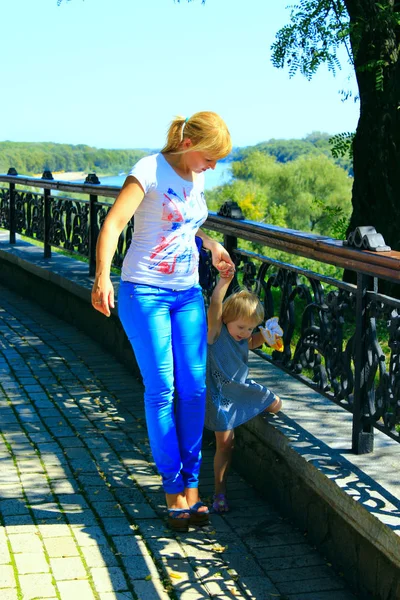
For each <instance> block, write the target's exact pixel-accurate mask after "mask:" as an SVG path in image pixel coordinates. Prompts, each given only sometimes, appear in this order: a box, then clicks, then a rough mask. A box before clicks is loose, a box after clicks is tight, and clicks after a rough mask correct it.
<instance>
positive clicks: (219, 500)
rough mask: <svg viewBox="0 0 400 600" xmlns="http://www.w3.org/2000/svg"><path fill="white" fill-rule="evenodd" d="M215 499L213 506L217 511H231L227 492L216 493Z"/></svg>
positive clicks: (220, 512)
mask: <svg viewBox="0 0 400 600" xmlns="http://www.w3.org/2000/svg"><path fill="white" fill-rule="evenodd" d="M213 500H214V502H213V505H212V508H213V511H214V512H215V513H219V514H222V513H226V512H228V511H229V504H228V501H227V499H226V496H225V494H214V497H213Z"/></svg>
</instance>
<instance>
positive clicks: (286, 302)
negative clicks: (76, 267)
mask: <svg viewBox="0 0 400 600" xmlns="http://www.w3.org/2000/svg"><path fill="white" fill-rule="evenodd" d="M47 175H48V174H47ZM50 175H51V174H50ZM0 182H4V183H7V184H8V187H0V227H2V228H4V229H8V230H9V231H10V242H11V243H15V241H16V234H17V233H19V234H21V235H23V236H26V237H28V238H31V239H33V240H36V241H39V242H42V243H43V245H44V255H45V257H49V256H50V255H51V248H52V247H56V248H61V249H62V250H65V251H68V252H71V253H77V254H80V255H82V256H85V257H87V258H88V259H89V270H90V273H91V274H94V269H95V246H96V240H97V235H98V232H99V230H100V228H101V225H102V223H103V221H104V219H105V217H106V215H107V212H108V210H109V209H110V206H111V203H110V202H109V200H108V201H107V199H109V198H115V197H116V196H117V195H118V192H119V188H117V187H106V186H101V185H99V184H95V183H91V182H90V180H89V181H88V182H87V183H84V184H74V183H66V182H61V181H54V180H51V179H48V178H44V179H42V180H40V179H35V178H29V177H20V176H17V175H11V174H10V175H0ZM22 186H24V189H21V187H22ZM26 187H28V188H29V189H25V188H26ZM65 192H67V193H68V194H69V195H68V197H67V196H65V195H64V193H65ZM71 194H83V195H84V199H82V198H77V197H76V196H75V198H73V197H71ZM99 198H104V199H99ZM238 217H240V214H237V213H235V210H233V211H232V207H230V206H229V203H228V205H224V207H223V208H222V210H221V211H220V213H219V214H215V213H210V214H209V218H208V220H207V221H206V223H205V227H206V228H208V229H211V230H213V231H215V232H218V233H219V234H222V235H223V236H224V243H225V246H226V248H227V249H228V250H229V252H230V253H231V256H232V257H234V260H235V262H236V265H237V278H238V280H237V281H236V283H238V281H240V282H241V285H245V286H246V287H248V288H249V289H252V290H253V291H255V292H256V293H257V294H258V295H259V297H260V298H261V300H262V302H263V303H264V307H265V316H266V318H269V317H271V316H273V315H277V316H279V321H280V324H281V326H282V328H283V330H284V338H283V340H284V351H283V353H279V352H272V354H266V353H265V352H262V351H258V354H260V355H261V356H263V358H265V359H266V360H268V361H271V362H273V363H274V364H276V365H278V366H279V367H281V368H282V369H283V370H285V371H286V372H288V373H290V374H291V375H292V376H293V377H296V378H297V379H300V380H302V381H304V382H305V383H306V384H307V385H309V386H310V387H312V388H314V389H316V390H318V391H319V392H321V393H322V394H324V395H325V396H326V397H328V398H330V399H331V400H332V401H334V402H336V403H337V404H339V405H341V406H342V407H343V408H345V409H346V410H349V411H351V412H352V413H353V436H352V448H353V451H354V452H356V453H366V452H371V451H372V450H373V432H374V428H377V429H380V430H381V431H383V432H384V433H386V434H387V435H389V436H390V437H392V438H393V439H395V440H397V441H400V364H399V363H400V317H399V315H400V310H399V309H400V301H399V300H397V299H396V298H392V297H388V296H385V295H382V294H380V293H379V291H378V289H379V282H380V281H382V280H385V281H391V282H395V283H399V282H400V253H398V252H370V251H366V250H361V249H357V248H352V247H349V246H345V245H344V244H343V242H341V241H340V240H333V239H331V238H328V237H325V236H317V235H312V234H307V233H303V232H299V231H293V230H288V229H283V228H280V227H274V226H268V225H263V224H260V223H255V222H251V221H246V220H244V219H240V218H238ZM133 226H134V224H133V220H132V221H131V222H130V223H129V224H128V226H127V227H126V228H125V231H124V232H123V234H122V235H121V237H120V240H119V243H118V248H117V251H116V254H115V256H114V261H113V265H114V266H115V267H120V266H121V263H122V260H123V256H124V254H125V252H126V250H127V248H128V246H129V244H130V241H131V238H132V231H133ZM249 242H250V244H249ZM251 244H254V245H256V246H257V247H258V248H262V252H263V253H262V254H261V253H258V252H256V251H253V250H251V249H249V248H251ZM241 246H242V247H241ZM274 249H275V250H281V251H285V252H286V253H288V254H289V255H291V256H300V257H304V258H308V259H314V261H319V263H328V264H331V265H335V266H337V267H341V268H345V269H347V270H350V271H353V272H354V273H355V276H356V283H355V284H351V283H346V282H344V281H342V280H339V279H334V278H332V277H327V276H326V275H323V274H321V273H318V272H317V270H316V271H313V270H310V269H307V268H301V267H298V266H296V265H295V264H292V263H291V262H290V261H287V262H283V261H282V260H277V259H276V258H274V257H273V256H272V253H273V250H274ZM268 253H269V255H268ZM316 264H318V263H316ZM206 300H207V298H206Z"/></svg>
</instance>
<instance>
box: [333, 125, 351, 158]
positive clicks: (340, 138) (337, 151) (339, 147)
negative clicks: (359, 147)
mask: <svg viewBox="0 0 400 600" xmlns="http://www.w3.org/2000/svg"><path fill="white" fill-rule="evenodd" d="M353 140H354V133H349V132H347V133H338V134H337V135H334V136H332V137H331V138H330V140H329V143H330V144H331V152H332V156H333V157H334V158H339V157H341V156H346V155H347V156H348V157H349V158H350V159H351V160H353Z"/></svg>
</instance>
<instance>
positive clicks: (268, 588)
mask: <svg viewBox="0 0 400 600" xmlns="http://www.w3.org/2000/svg"><path fill="white" fill-rule="evenodd" d="M239 581H240V587H241V588H242V590H243V592H244V594H245V597H246V598H249V599H251V600H274V599H276V598H278V599H280V597H281V594H280V593H279V592H280V591H281V590H280V588H279V589H278V588H277V587H275V586H274V584H273V583H272V582H271V580H270V579H268V577H250V576H249V577H246V576H245V577H240V580H239Z"/></svg>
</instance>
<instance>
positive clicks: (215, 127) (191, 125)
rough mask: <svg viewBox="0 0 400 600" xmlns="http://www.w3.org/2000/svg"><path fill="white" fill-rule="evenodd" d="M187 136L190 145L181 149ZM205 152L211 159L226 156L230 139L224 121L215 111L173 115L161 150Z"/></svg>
mask: <svg viewBox="0 0 400 600" xmlns="http://www.w3.org/2000/svg"><path fill="white" fill-rule="evenodd" d="M186 138H189V139H190V140H191V142H192V146H191V147H190V149H189V150H182V148H181V143H182V141H183V140H184V139H186ZM193 150H196V151H199V152H207V154H209V157H210V158H212V159H213V160H220V159H221V158H225V156H228V154H229V153H230V151H231V150H232V141H231V135H230V133H229V130H228V128H227V126H226V124H225V121H224V120H223V119H221V117H220V116H219V115H217V113H215V112H210V111H203V112H197V113H195V114H194V115H192V116H191V117H190V118H188V119H185V117H175V119H174V120H173V121H172V123H171V124H170V126H169V129H168V134H167V141H166V144H165V146H164V148H162V150H161V152H162V153H164V154H165V153H166V152H175V153H184V152H190V151H193Z"/></svg>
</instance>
